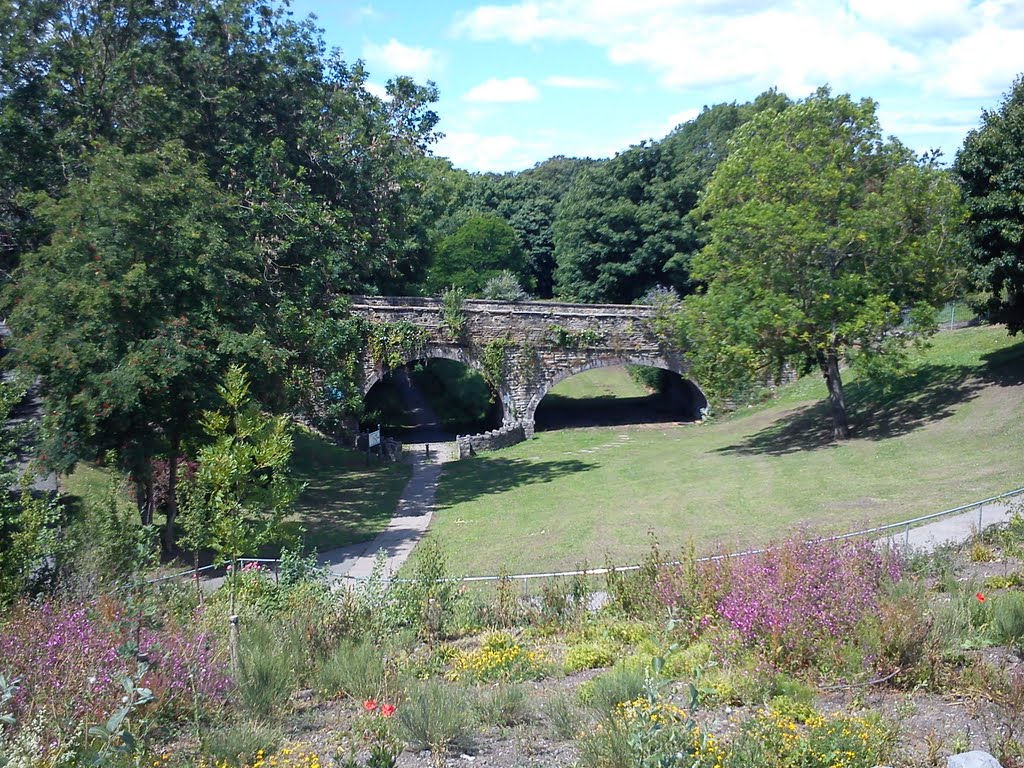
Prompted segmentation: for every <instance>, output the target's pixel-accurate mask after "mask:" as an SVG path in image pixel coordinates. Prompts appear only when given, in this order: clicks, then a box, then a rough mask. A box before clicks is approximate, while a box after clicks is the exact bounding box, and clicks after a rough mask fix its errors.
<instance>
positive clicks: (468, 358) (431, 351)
mask: <svg viewBox="0 0 1024 768" xmlns="http://www.w3.org/2000/svg"><path fill="white" fill-rule="evenodd" d="M408 358H409V359H408V360H403V361H402V365H408V364H409V363H411V362H413V361H415V360H431V359H435V358H443V359H445V360H454V361H455V362H457V363H462V364H463V365H468V366H469V367H470V368H472V369H473V370H474V371H477V372H478V373H481V374H482V373H483V366H482V365H481V364H480V361H479V360H477V359H476V358H475V357H473V356H472V355H470V354H469V353H468V352H467V350H466V349H465V348H464V347H456V346H440V345H438V346H426V347H424V348H423V349H422V350H421V351H420V352H418V353H417V354H410V355H409V356H408ZM390 371H391V369H389V368H385V367H384V366H383V365H374V364H373V363H372V362H369V361H368V362H366V363H365V364H364V366H363V396H364V397H365V396H366V395H367V394H368V393H369V391H370V390H371V389H373V386H374V384H376V383H377V382H379V381H380V380H381V379H383V378H384V377H385V376H386V375H387V374H388V373H390Z"/></svg>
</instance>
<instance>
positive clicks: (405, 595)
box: [392, 539, 463, 639]
mask: <svg viewBox="0 0 1024 768" xmlns="http://www.w3.org/2000/svg"><path fill="white" fill-rule="evenodd" d="M460 586H461V585H460V584H459V582H458V581H457V580H456V579H454V578H452V574H451V572H450V571H449V570H448V559H447V557H446V556H445V553H444V550H442V549H441V547H440V545H439V544H438V543H437V542H436V541H435V540H433V539H428V540H427V541H424V542H422V543H421V544H420V545H419V546H418V547H417V548H416V558H415V560H414V561H413V564H412V573H411V578H410V579H409V580H408V581H403V582H399V583H398V584H396V585H394V587H393V588H392V589H393V595H392V598H393V600H392V606H393V609H392V610H393V611H394V613H395V616H396V617H397V619H398V621H399V623H400V625H402V626H406V627H410V628H413V629H415V630H417V631H418V632H419V633H420V634H421V635H423V636H424V637H425V638H428V639H436V638H439V637H444V636H445V635H446V633H447V632H448V631H449V630H450V629H451V622H452V620H453V618H454V615H455V612H456V611H455V608H456V605H457V604H458V603H459V602H460V601H461V600H462V599H463V593H462V590H461V589H460Z"/></svg>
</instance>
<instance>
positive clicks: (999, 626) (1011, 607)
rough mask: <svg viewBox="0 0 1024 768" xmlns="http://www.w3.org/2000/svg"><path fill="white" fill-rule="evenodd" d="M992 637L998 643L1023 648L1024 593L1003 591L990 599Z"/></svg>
mask: <svg viewBox="0 0 1024 768" xmlns="http://www.w3.org/2000/svg"><path fill="white" fill-rule="evenodd" d="M992 637H993V639H994V640H995V641H996V642H997V643H999V644H1000V645H1007V646H1009V647H1010V648H1012V649H1014V650H1015V651H1021V650H1024V593H1021V592H1004V593H1003V594H1001V595H999V596H998V597H996V598H995V599H994V600H993V601H992Z"/></svg>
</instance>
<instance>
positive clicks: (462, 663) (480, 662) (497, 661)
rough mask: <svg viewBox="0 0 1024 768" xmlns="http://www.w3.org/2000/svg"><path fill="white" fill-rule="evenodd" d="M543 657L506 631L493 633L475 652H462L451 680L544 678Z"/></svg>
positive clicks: (487, 680)
mask: <svg viewBox="0 0 1024 768" xmlns="http://www.w3.org/2000/svg"><path fill="white" fill-rule="evenodd" d="M544 661H545V659H544V656H543V654H541V653H540V652H538V651H530V650H527V649H526V648H524V647H523V646H522V645H520V644H519V643H518V642H517V641H516V640H515V639H513V637H512V636H511V635H509V634H507V633H505V632H494V633H492V634H490V635H488V636H487V638H485V639H484V642H483V645H481V646H480V647H479V648H477V649H476V650H471V651H464V652H463V653H460V654H459V655H458V656H457V657H456V658H455V659H454V661H453V662H452V677H454V678H455V679H457V680H475V681H478V682H497V681H505V682H521V681H523V680H536V679H539V678H540V677H543V675H544V667H545V664H544Z"/></svg>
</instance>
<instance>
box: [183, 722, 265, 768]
mask: <svg viewBox="0 0 1024 768" xmlns="http://www.w3.org/2000/svg"><path fill="white" fill-rule="evenodd" d="M283 739H284V734H283V733H282V731H281V729H280V728H278V727H277V726H274V725H269V724H267V723H263V722H259V721H255V720H243V721H241V722H237V723H230V724H227V725H220V726H217V727H215V728H211V729H210V730H209V731H207V732H206V733H205V734H204V735H203V739H202V747H203V752H204V753H205V754H206V756H207V757H209V758H211V759H212V761H213V764H214V765H217V766H220V765H223V764H227V765H231V766H244V765H245V764H246V763H249V762H250V761H253V760H255V759H256V757H257V754H258V753H260V752H263V753H266V754H271V753H273V752H275V751H277V748H278V747H279V746H280V745H281V742H282V740H283Z"/></svg>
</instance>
